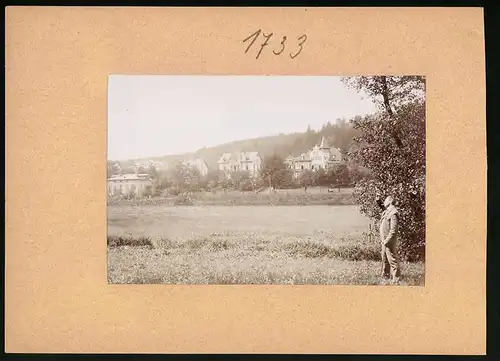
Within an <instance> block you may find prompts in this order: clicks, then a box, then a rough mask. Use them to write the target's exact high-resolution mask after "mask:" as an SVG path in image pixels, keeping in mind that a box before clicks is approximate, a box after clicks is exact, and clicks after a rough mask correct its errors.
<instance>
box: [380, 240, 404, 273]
mask: <svg viewBox="0 0 500 361" xmlns="http://www.w3.org/2000/svg"><path fill="white" fill-rule="evenodd" d="M382 277H384V278H389V277H390V278H392V280H393V281H397V280H399V277H401V269H400V266H399V256H398V253H397V249H396V245H395V244H388V245H382Z"/></svg>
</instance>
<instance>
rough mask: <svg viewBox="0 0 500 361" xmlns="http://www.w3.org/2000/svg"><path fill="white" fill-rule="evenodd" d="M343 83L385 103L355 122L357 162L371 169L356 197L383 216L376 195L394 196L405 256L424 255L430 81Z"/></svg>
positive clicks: (364, 207) (354, 157)
mask: <svg viewBox="0 0 500 361" xmlns="http://www.w3.org/2000/svg"><path fill="white" fill-rule="evenodd" d="M343 81H344V82H345V83H346V84H348V85H349V86H351V87H353V88H354V89H356V90H358V91H363V92H364V93H365V94H367V95H368V96H370V97H371V98H372V99H373V100H374V101H375V102H376V103H377V104H378V105H379V107H380V111H379V112H378V113H377V114H375V115H372V116H367V117H365V118H362V119H357V120H354V121H353V126H354V128H355V129H358V130H359V131H360V133H361V135H360V136H359V137H357V138H355V143H356V146H353V147H351V151H350V153H349V158H350V160H352V161H353V164H356V165H359V166H363V167H366V168H367V169H369V171H370V173H369V176H368V177H366V178H363V179H361V180H358V182H357V183H356V187H355V193H354V196H355V198H356V200H357V201H358V202H359V203H360V204H361V211H362V212H363V213H365V214H367V215H368V216H369V217H372V218H374V219H377V220H378V219H379V218H380V214H381V213H380V210H379V209H378V206H377V204H376V202H375V198H376V195H377V194H380V195H381V196H382V197H385V196H387V195H392V196H393V197H394V199H395V200H396V202H397V206H398V208H399V211H400V240H401V245H402V247H401V248H400V250H401V254H402V256H403V257H404V258H406V259H409V260H412V259H413V260H414V259H423V258H424V257H425V120H426V117H425V93H424V92H425V79H424V78H423V77H418V76H408V77H390V76H374V77H352V78H345V79H343Z"/></svg>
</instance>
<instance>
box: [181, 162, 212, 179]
mask: <svg viewBox="0 0 500 361" xmlns="http://www.w3.org/2000/svg"><path fill="white" fill-rule="evenodd" d="M183 163H184V164H185V165H187V166H189V167H193V168H195V169H197V170H198V171H199V172H200V175H201V176H202V177H206V176H207V174H208V166H207V163H205V161H204V160H202V159H194V160H188V161H185V162H183Z"/></svg>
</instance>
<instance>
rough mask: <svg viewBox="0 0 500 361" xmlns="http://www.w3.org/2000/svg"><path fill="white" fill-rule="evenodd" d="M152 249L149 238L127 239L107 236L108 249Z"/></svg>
mask: <svg viewBox="0 0 500 361" xmlns="http://www.w3.org/2000/svg"><path fill="white" fill-rule="evenodd" d="M123 246H130V247H144V246H146V247H150V248H152V247H153V242H152V241H151V239H150V238H149V237H144V236H140V237H129V236H108V247H123Z"/></svg>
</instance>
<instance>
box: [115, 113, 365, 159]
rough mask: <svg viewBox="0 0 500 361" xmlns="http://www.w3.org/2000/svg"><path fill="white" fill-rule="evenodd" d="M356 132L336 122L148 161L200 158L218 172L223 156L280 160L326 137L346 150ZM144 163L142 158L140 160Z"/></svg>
mask: <svg viewBox="0 0 500 361" xmlns="http://www.w3.org/2000/svg"><path fill="white" fill-rule="evenodd" d="M355 135H356V131H355V130H354V129H352V126H351V124H350V122H349V121H347V120H345V119H339V120H337V121H336V122H335V123H333V124H332V123H330V122H328V123H326V124H325V125H324V126H323V127H322V128H321V129H320V130H312V129H310V128H309V127H308V129H307V130H306V131H304V132H301V133H292V134H279V135H275V136H268V137H261V138H254V139H246V140H239V141H234V142H230V143H225V144H221V145H218V146H215V147H207V148H202V149H199V150H197V151H196V152H193V153H185V154H177V155H167V156H163V157H151V158H148V159H151V160H158V161H163V162H174V161H176V160H181V159H195V158H200V159H203V160H204V161H205V162H206V163H207V165H208V167H209V168H210V169H217V161H218V160H219V158H220V156H221V154H222V153H233V152H259V154H260V156H261V157H266V156H270V155H273V154H277V155H279V156H281V157H283V158H285V157H287V156H289V155H293V156H298V155H300V154H301V153H303V152H305V151H307V150H308V149H310V148H312V147H314V145H316V144H319V143H320V142H321V138H322V137H323V136H325V137H326V139H327V141H328V143H329V145H330V146H333V147H336V148H340V149H341V150H342V151H347V150H348V148H349V146H350V144H351V142H352V139H353V138H354V136H355ZM141 160H143V159H141ZM134 161H136V160H130V161H125V162H120V163H122V164H123V165H126V164H130V163H133V162H134Z"/></svg>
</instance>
